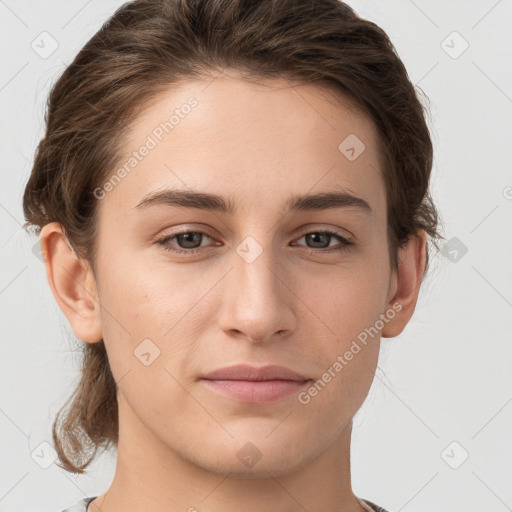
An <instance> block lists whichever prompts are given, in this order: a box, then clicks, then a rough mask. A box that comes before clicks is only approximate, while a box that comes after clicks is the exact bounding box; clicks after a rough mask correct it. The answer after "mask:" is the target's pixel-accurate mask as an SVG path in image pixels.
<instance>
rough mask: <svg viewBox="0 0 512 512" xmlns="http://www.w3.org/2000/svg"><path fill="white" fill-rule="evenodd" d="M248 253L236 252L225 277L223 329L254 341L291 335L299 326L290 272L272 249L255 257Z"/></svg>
mask: <svg viewBox="0 0 512 512" xmlns="http://www.w3.org/2000/svg"><path fill="white" fill-rule="evenodd" d="M250 250H252V251H254V247H251V248H250ZM246 254H247V253H244V250H243V248H242V249H241V250H240V251H237V252H236V253H235V254H233V258H232V265H233V268H232V270H231V271H230V272H229V273H228V275H227V276H226V277H225V279H224V280H225V282H224V286H223V297H222V308H223V309H222V312H221V314H220V317H219V318H220V319H219V322H220V327H221V329H222V330H223V331H224V332H225V333H226V334H227V335H229V336H231V337H238V338H240V339H246V340H248V341H251V342H253V343H254V342H258V343H261V342H268V341H272V340H274V339H276V338H279V339H281V338H282V337H283V336H289V335H290V334H291V333H292V332H293V331H294V330H295V328H296V325H297V316H296V311H295V309H294V303H296V301H297V298H296V296H295V295H294V293H293V283H292V282H291V278H290V275H289V274H290V272H289V271H288V272H286V271H285V269H284V265H283V264H282V262H281V263H279V262H278V261H277V260H276V258H275V257H274V255H273V254H272V251H271V249H265V250H263V251H262V252H261V254H259V256H257V257H256V259H254V260H252V258H251V257H249V258H247V257H246ZM253 256H254V255H253Z"/></svg>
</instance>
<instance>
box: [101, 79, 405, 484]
mask: <svg viewBox="0 0 512 512" xmlns="http://www.w3.org/2000/svg"><path fill="white" fill-rule="evenodd" d="M191 97H193V98H194V99H193V100H190V98H191ZM187 105H188V106H187ZM173 112H174V113H175V117H174V118H173V119H172V121H171V123H172V127H171V128H170V125H169V124H167V125H165V122H169V118H170V117H171V115H172V114H173ZM161 123H162V124H161ZM162 126H163V127H162ZM158 127H160V129H158ZM347 137H348V139H347ZM363 144H364V146H363ZM142 146H145V147H146V150H144V149H141V147H142ZM376 147H377V134H376V130H375V128H374V126H373V123H372V122H371V121H370V120H369V119H368V118H366V117H365V116H364V115H362V114H360V113H358V112H357V111H356V110H355V109H353V108H351V107H350V105H349V103H347V102H346V100H343V98H342V97H340V96H338V95H336V94H335V93H334V92H333V91H329V90H327V89H324V88H320V87H317V86H313V85H300V86H295V87H294V88H292V87H291V86H290V83H289V82H288V81H286V80H275V81H271V82H267V83H266V85H256V84H253V83H249V82H247V81H244V80H242V79H239V78H236V77H233V76H227V75H224V76H221V77H219V78H217V79H215V80H213V82H212V81H211V80H209V81H197V82H187V83H185V84H182V85H180V86H179V87H173V88H170V89H169V90H168V91H167V92H165V93H163V94H161V95H159V96H158V97H157V98H155V99H154V101H153V102H152V103H151V105H150V106H148V107H147V109H146V110H144V112H143V114H141V115H140V116H139V117H138V118H137V119H136V120H135V122H134V123H133V124H132V125H131V128H130V131H129V133H128V134H127V135H126V136H125V138H124V140H123V148H124V150H125V153H124V155H123V158H122V159H121V160H120V162H119V166H118V168H116V170H114V171H113V172H112V175H111V176H109V177H108V179H110V178H112V176H113V175H114V174H115V173H116V172H117V169H119V168H121V167H122V166H123V165H125V164H127V165H126V166H125V172H124V173H123V172H119V173H118V174H117V176H118V177H119V178H120V179H117V178H113V179H110V182H109V183H110V184H108V183H105V184H104V186H103V187H102V189H101V191H99V190H97V196H98V197H101V198H100V199H99V200H98V205H99V206H98V207H99V235H98V236H99V238H98V241H99V244H98V253H97V259H96V267H97V276H96V277H97V283H96V286H97V291H98V295H97V299H98V302H99V303H100V304H101V308H100V325H101V334H102V337H103V339H104V342H105V345H106V348H107V352H108V357H109V362H110V365H111V368H112V372H113V375H114V378H115V379H116V381H117V382H118V401H119V407H120V422H121V425H126V427H124V428H126V430H127V431H128V430H129V429H132V430H131V431H132V433H133V435H135V434H134V433H135V432H136V431H137V432H138V433H139V434H140V435H145V436H150V437H151V438H152V440H153V442H155V443H157V444H158V446H159V447H160V448H161V449H163V450H164V451H165V450H170V451H172V452H174V453H178V454H179V455H180V456H181V457H183V458H184V459H186V460H189V461H192V462H194V463H195V464H197V465H198V466H200V467H203V468H208V469H211V470H215V471H217V472H219V471H221V472H225V473H229V472H231V474H232V475H245V474H250V475H252V476H258V475H268V472H271V473H272V474H274V475H277V474H281V473H286V472H288V471H291V470H293V469H294V468H298V467H301V466H303V465H305V464H307V463H308V462H310V461H312V460H314V459H315V458H316V457H318V455H319V454H321V453H323V452H324V451H325V450H326V449H327V448H328V447H329V446H331V445H332V443H333V442H335V441H336V440H337V439H338V438H339V436H340V434H341V432H342V431H343V430H344V429H345V428H346V427H347V426H348V425H350V422H351V420H352V418H353V416H354V414H355V413H356V412H357V410H358V409H359V407H360V406H361V405H362V403H363V401H364V399H365V397H366V395H367V393H368V390H369V388H370V385H371V382H372V379H373V375H374V371H375V367H376V364H377V359H378V352H379V338H380V335H381V332H379V333H378V334H373V333H375V331H376V330H377V331H381V329H382V325H383V324H385V323H386V322H385V321H383V318H384V317H385V316H386V318H388V319H389V318H392V316H394V315H391V313H389V311H390V310H391V309H392V308H391V304H392V303H391V302H390V301H391V299H392V298H393V295H394V293H395V291H396V279H395V273H394V272H392V270H391V268H390V264H389V258H388V244H387V236H386V229H387V226H386V207H387V205H386V196H385V188H384V181H383V177H382V169H381V165H380V156H379V154H378V153H377V150H376ZM134 152H137V155H135V156H134ZM131 157H133V158H134V159H135V160H131V161H130V158H131ZM128 169H129V170H128ZM172 191H175V192H176V191H177V192H181V193H184V192H186V193H205V194H210V195H215V196H220V198H217V199H216V200H215V201H211V198H210V201H209V203H210V204H209V207H208V208H206V207H205V206H208V204H207V203H206V202H204V203H201V202H200V199H197V198H196V199H194V200H191V199H188V200H187V199H184V198H181V199H179V198H178V195H174V196H172V195H171V193H170V192H172ZM156 194H159V195H158V197H156V196H155V195H156ZM321 194H336V196H334V195H333V196H326V195H324V196H323V199H322V196H321ZM342 194H346V195H345V196H342ZM310 195H315V196H316V195H319V197H317V198H316V200H314V199H311V200H309V201H307V200H306V201H299V200H298V198H299V197H302V196H310ZM348 196H353V197H355V198H357V199H347V197H348ZM343 197H345V200H343ZM177 198H178V199H177ZM203 199H204V198H203ZM187 201H188V203H187ZM365 203H366V204H365ZM222 204H223V205H224V206H225V207H226V208H221V205H222ZM200 205H202V206H200ZM212 206H215V208H213V207H212ZM291 206H293V207H291ZM229 207H232V210H233V211H231V210H230V208H229ZM379 319H380V321H379ZM371 329H373V331H372V330H371ZM369 332H371V333H372V335H369V334H368V333H369ZM364 333H366V335H365V334H364ZM363 340H366V342H364V341H363ZM350 354H351V355H350ZM237 364H249V365H253V366H257V367H262V366H266V365H280V366H284V367H287V368H290V369H292V370H294V371H295V372H297V373H298V374H300V375H302V376H303V377H305V378H306V379H308V382H306V383H300V382H299V383H297V382H295V383H290V382H288V383H287V384H286V383H285V384H283V383H282V382H281V383H275V384H274V386H273V387H272V386H269V385H267V386H266V387H263V386H261V385H258V384H253V385H252V387H251V385H246V386H245V387H244V386H243V385H242V386H239V387H238V388H236V389H237V390H238V391H239V392H240V393H242V394H239V395H236V396H235V395H232V394H229V393H227V392H226V391H225V390H226V388H225V387H223V386H222V384H224V385H226V383H225V382H224V383H222V382H218V381H217V382H214V383H212V381H210V382H208V381H207V380H204V379H203V377H205V376H206V374H208V373H209V372H212V371H213V370H217V369H220V368H224V367H229V366H233V365H237ZM231 384H232V383H231ZM267 384H268V383H267ZM258 386H260V387H259V388H258ZM228 387H229V386H228ZM269 388H271V389H270V391H269ZM230 389H232V390H233V389H234V388H233V387H231V388H230ZM272 391H275V392H276V394H275V395H272V394H271V393H272ZM244 393H245V394H244ZM251 393H254V394H251ZM266 393H267V394H266ZM269 393H270V394H269ZM142 432H144V434H142ZM248 443H252V444H248ZM247 453H249V454H250V455H251V456H256V457H258V456H261V459H260V460H259V461H258V462H257V464H254V465H253V466H250V465H248V464H243V463H241V461H242V459H243V455H244V454H247ZM258 454H259V455H258Z"/></svg>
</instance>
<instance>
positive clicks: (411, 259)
mask: <svg viewBox="0 0 512 512" xmlns="http://www.w3.org/2000/svg"><path fill="white" fill-rule="evenodd" d="M426 237H427V235H426V233H425V231H424V230H422V229H420V230H418V231H417V233H416V235H412V236H411V237H410V239H409V241H408V242H407V244H406V245H405V246H404V247H403V248H401V249H399V264H398V270H397V273H396V291H395V293H394V295H393V297H392V298H391V299H390V301H389V303H388V306H387V307H388V308H392V309H393V310H394V311H395V312H396V313H395V315H394V317H393V318H392V319H391V320H390V321H389V322H388V323H387V324H386V325H385V327H384V328H383V329H382V337H383V338H394V337H395V336H398V335H399V334H400V333H401V332H402V331H403V330H404V328H405V326H406V325H407V323H408V322H409V320H410V319H411V317H412V314H413V313H414V310H415V308H416V303H417V301H418V295H419V291H420V286H421V282H422V279H423V275H424V273H425V267H426V250H427V247H426V241H427V238H426Z"/></svg>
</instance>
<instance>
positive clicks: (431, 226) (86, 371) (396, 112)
mask: <svg viewBox="0 0 512 512" xmlns="http://www.w3.org/2000/svg"><path fill="white" fill-rule="evenodd" d="M225 68H229V69H233V70H237V71H239V72H241V73H242V74H243V75H244V76H246V77H248V78H249V77H251V78H262V79H272V78H283V77H284V78H287V79H290V80H293V81H296V82H303V83H315V84H318V85H319V86H322V85H324V86H331V87H332V86H334V88H335V89H336V90H337V91H339V92H340V93H342V95H344V97H345V98H348V99H350V100H352V101H353V102H354V104H355V105H356V106H357V107H358V108H359V109H361V111H362V112H364V113H366V114H367V115H369V117H370V118H371V119H372V120H373V122H374V123H375V126H376V128H377V130H378V134H379V145H380V153H379V154H380V155H381V156H382V157H383V162H384V165H383V169H382V172H383V175H384V179H385V183H386V194H387V200H388V212H387V219H388V240H389V256H390V262H391V265H393V266H394V267H395V268H397V265H398V257H397V254H398V253H397V251H398V248H399V247H401V246H402V245H403V244H404V243H405V242H407V240H408V239H409V237H410V236H414V235H415V234H416V232H417V230H424V231H425V232H426V233H427V234H428V235H429V243H433V244H434V245H435V246H436V248H437V244H436V238H443V237H442V236H441V235H440V234H439V233H438V231H437V226H438V214H437V211H436V208H435V206H434V204H433V202H432V200H431V197H430V195H429V191H428V187H429V180H430V173H431V167H432V153H433V150H432V143H431V139H430V135H429V130H428V128H427V124H426V122H425V118H424V113H426V112H427V111H426V109H424V108H423V107H422V105H421V103H420V101H419V99H418V96H417V94H416V91H415V88H414V86H413V85H412V84H411V82H410V80H409V77H408V74H407V71H406V69H405V67H404V65H403V63H402V61H401V60H400V58H399V57H398V55H397V53H396V51H395V49H394V47H393V45H392V43H391V42H390V40H389V38H388V36H387V35H386V33H385V32H384V31H383V30H382V29H381V28H380V27H378V26H377V25H375V24H374V23H372V22H370V21H367V20H364V19H361V18H360V17H359V16H358V15H357V14H356V13H355V12H354V11H353V10H352V8H351V7H349V6H348V5H346V4H344V3H342V2H340V1H338V0H315V1H311V0H203V1H201V0H137V1H134V2H130V3H126V4H124V5H123V6H122V7H120V8H119V9H118V10H117V11H116V12H115V13H114V15H113V16H111V17H110V18H109V19H108V20H107V21H106V22H105V23H104V25H103V26H102V27H101V28H100V30H99V31H98V32H97V33H96V34H95V35H94V36H93V37H92V38H91V39H90V40H89V41H88V42H87V43H86V45H85V46H84V47H83V48H82V50H81V51H80V52H79V53H78V55H77V56H76V58H75V59H74V61H73V62H72V63H71V64H70V65H69V66H68V67H67V68H66V70H65V71H64V72H63V74H62V76H61V77H60V78H59V79H58V80H57V82H56V83H55V84H54V86H53V88H52V90H51V92H50V95H49V100H48V104H47V111H46V114H45V122H46V132H45V135H44V137H43V138H42V140H41V141H40V143H39V145H38V147H37V151H36V154H35V161H34V166H33V169H32V173H31V176H30V178H29V180H28V183H27V185H26V189H25V192H24V196H23V209H24V213H25V218H26V220H27V222H26V223H25V225H24V227H27V226H28V225H33V226H35V231H36V233H37V234H38V235H39V234H40V230H41V227H42V226H44V225H45V224H47V223H49V222H53V221H55V222H58V223H60V225H61V226H62V228H63V230H64V232H65V234H66V237H67V239H68V240H69V242H70V244H71V245H72V247H73V249H74V250H75V252H76V253H77V255H78V256H79V257H80V258H83V259H84V260H86V261H87V262H88V263H89V264H90V266H91V268H92V271H93V274H94V275H97V274H96V272H95V266H94V261H95V253H96V245H95V244H96V232H95V229H96V226H97V222H96V221H97V219H96V215H97V208H96V205H97V201H98V199H96V197H95V196H94V193H93V191H94V189H95V188H96V187H98V186H100V185H101V184H102V183H103V182H104V181H105V179H106V177H108V175H109V173H111V171H112V169H114V167H115V164H116V162H117V161H118V159H119V157H120V149H121V148H120V141H121V140H122V136H123V134H124V133H125V131H126V128H127V126H128V125H129V124H130V122H132V121H133V120H134V119H135V118H136V116H137V115H138V114H139V113H140V112H141V111H142V110H143V109H144V107H145V106H147V104H148V101H150V100H151V98H154V97H155V95H156V94H157V93H159V92H161V91H164V90H165V89H166V88H168V87H169V86H170V85H171V84H179V83H182V82H185V81H186V80H189V79H193V78H205V77H208V76H214V75H215V74H217V73H218V72H219V71H222V70H223V69H225ZM340 142H341V141H340ZM427 264H428V254H427ZM83 345H84V347H83V351H84V357H83V365H82V375H81V381H80V382H79V385H78V387H77V388H76V390H75V391H74V393H73V394H72V396H71V397H70V398H69V400H68V402H67V403H70V404H71V406H70V408H69V410H68V411H67V412H65V414H64V419H63V420H62V421H60V422H59V419H60V418H61V415H62V414H63V413H64V409H65V406H63V407H62V408H61V409H60V411H59V413H58V414H57V417H56V418H55V421H54V423H53V427H52V435H53V440H54V443H55V447H56V450H57V453H58V456H59V459H60V461H61V463H62V465H60V467H62V468H64V469H66V470H67V471H71V472H75V473H83V472H84V468H86V467H87V466H88V465H89V464H90V463H91V462H92V460H93V459H94V457H95V455H96V451H97V449H98V447H99V446H100V445H102V444H104V445H105V448H108V446H109V445H110V444H114V445H115V446H117V442H118V427H119V425H118V410H117V399H116V388H117V386H116V382H115V380H114V378H113V376H112V373H111V371H110V367H109V364H108V358H107V354H106V351H105V345H104V342H103V340H101V341H99V342H97V343H93V344H91V343H85V344H83ZM67 403H66V404H65V405H67Z"/></svg>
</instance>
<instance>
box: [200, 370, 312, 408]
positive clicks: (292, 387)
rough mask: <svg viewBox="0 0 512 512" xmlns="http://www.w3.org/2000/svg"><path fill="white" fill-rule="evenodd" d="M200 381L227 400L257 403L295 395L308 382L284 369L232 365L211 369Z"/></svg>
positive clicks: (296, 373) (292, 371) (298, 374)
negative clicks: (227, 398)
mask: <svg viewBox="0 0 512 512" xmlns="http://www.w3.org/2000/svg"><path fill="white" fill-rule="evenodd" d="M201 380H202V382H204V383H205V384H206V386H207V387H208V388H209V389H210V390H211V391H214V392H216V393H220V394H221V395H224V396H227V397H229V398H230V399H234V400H237V401H239V402H245V403H252V404H261V403H266V402H274V401H276V400H280V399H284V398H286V397H288V396H290V395H292V394H293V393H297V392H299V391H300V390H301V389H302V388H303V387H304V386H306V385H307V384H308V383H309V381H310V380H311V379H308V378H307V377H306V376H304V375H302V374H300V373H298V372H296V371H294V370H292V369H290V368H286V367H284V366H277V365H269V366H263V367H261V368H258V367H255V366H251V365H236V366H230V367H227V368H220V369H218V370H214V371H212V372H210V373H208V374H206V375H205V376H204V377H202V379H201Z"/></svg>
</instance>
